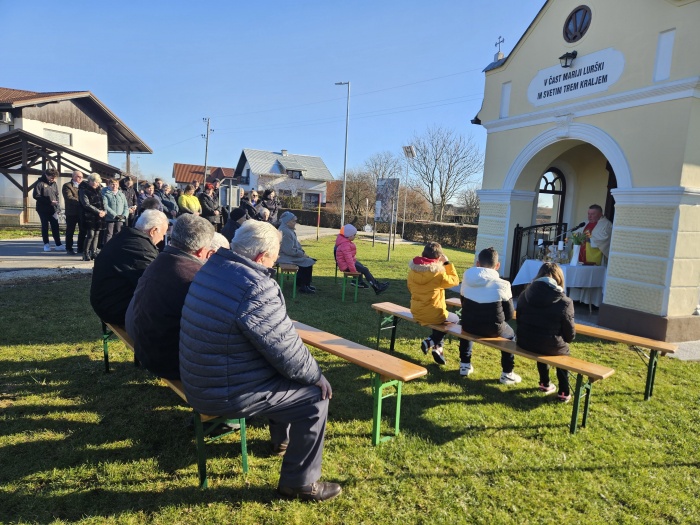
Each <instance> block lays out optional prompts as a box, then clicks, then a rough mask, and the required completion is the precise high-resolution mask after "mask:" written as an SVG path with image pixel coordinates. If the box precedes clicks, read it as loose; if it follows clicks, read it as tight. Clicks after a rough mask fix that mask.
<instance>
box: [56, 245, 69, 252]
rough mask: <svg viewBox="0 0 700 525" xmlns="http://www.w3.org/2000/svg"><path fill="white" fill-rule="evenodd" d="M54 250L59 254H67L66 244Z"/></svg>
mask: <svg viewBox="0 0 700 525" xmlns="http://www.w3.org/2000/svg"><path fill="white" fill-rule="evenodd" d="M54 249H55V250H56V251H57V252H65V251H66V245H65V244H61V245H60V246H56V248H54Z"/></svg>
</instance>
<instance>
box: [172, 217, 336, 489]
mask: <svg viewBox="0 0 700 525" xmlns="http://www.w3.org/2000/svg"><path fill="white" fill-rule="evenodd" d="M279 250H280V234H279V232H278V231H277V230H276V229H275V227H274V226H272V225H271V224H269V223H267V222H260V221H247V222H245V223H244V224H243V225H242V226H241V227H240V228H239V230H238V231H237V232H236V236H235V237H234V239H233V242H232V243H231V250H226V249H223V248H222V249H219V251H218V252H217V253H215V254H214V255H212V257H211V258H210V259H209V260H208V261H207V263H206V264H205V265H204V266H203V267H202V269H201V270H199V272H197V274H196V275H195V277H194V280H193V281H192V284H191V286H190V289H189V292H188V294H187V298H186V299H185V306H184V307H183V309H182V319H181V321H180V378H181V380H182V384H183V386H184V389H185V393H186V394H187V401H188V402H189V403H190V405H192V407H193V408H194V409H195V410H197V411H198V412H200V413H203V414H210V415H222V416H228V417H231V418H241V417H244V418H248V417H252V416H262V417H267V418H269V420H270V436H271V440H272V445H273V447H274V450H275V452H277V453H278V454H280V455H282V454H284V459H283V461H282V468H281V472H280V480H279V485H278V487H277V491H278V492H279V494H280V495H281V496H282V497H285V498H299V499H302V500H307V501H309V500H310V501H323V500H328V499H331V498H334V497H335V496H337V495H338V494H340V492H341V488H340V485H338V484H337V483H329V482H319V478H320V477H321V456H322V453H323V438H324V433H325V428H326V420H327V418H328V401H329V399H330V398H331V396H332V395H333V392H332V389H331V385H330V384H329V383H328V381H327V380H326V378H325V377H324V376H323V374H322V372H321V369H320V367H319V365H318V363H317V362H316V360H315V359H314V358H313V356H312V355H311V353H310V352H309V350H308V348H306V346H304V343H302V341H301V339H300V338H299V335H298V334H297V332H296V330H295V329H294V326H293V325H292V322H291V320H290V319H289V317H288V316H287V310H286V308H285V303H284V297H283V296H282V292H281V290H280V288H279V286H278V284H277V282H276V281H275V279H274V277H273V273H274V272H273V270H272V267H273V266H274V264H275V261H276V260H277V257H278V255H279Z"/></svg>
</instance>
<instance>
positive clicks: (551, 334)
mask: <svg viewBox="0 0 700 525" xmlns="http://www.w3.org/2000/svg"><path fill="white" fill-rule="evenodd" d="M517 312H518V328H517V332H516V336H517V341H518V346H519V347H521V348H523V349H524V350H528V351H530V352H534V353H536V354H541V355H569V345H568V343H570V342H571V341H573V340H574V337H575V336H576V328H575V326H574V303H573V302H572V301H571V299H569V298H568V297H567V296H566V294H565V293H564V274H563V273H562V271H561V268H559V265H557V264H556V263H544V264H543V265H542V266H541V267H540V271H539V272H537V276H536V277H535V280H534V281H532V284H530V286H528V288H527V289H526V290H525V291H524V292H523V293H522V294H520V297H518V307H517ZM537 370H538V371H539V373H540V390H541V391H542V392H544V393H545V394H551V393H553V392H554V391H555V390H556V388H555V387H554V385H552V384H550V382H549V366H548V365H545V364H543V363H537ZM557 380H558V381H559V395H558V396H557V397H558V399H559V401H562V402H564V403H566V402H568V401H569V400H570V399H571V394H570V389H569V377H568V372H567V371H566V370H563V369H561V368H557Z"/></svg>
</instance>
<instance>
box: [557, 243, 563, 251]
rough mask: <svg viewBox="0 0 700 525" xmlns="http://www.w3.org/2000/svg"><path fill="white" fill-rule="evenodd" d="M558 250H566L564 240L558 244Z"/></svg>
mask: <svg viewBox="0 0 700 525" xmlns="http://www.w3.org/2000/svg"><path fill="white" fill-rule="evenodd" d="M557 250H559V251H560V252H563V251H564V241H559V244H558V245H557Z"/></svg>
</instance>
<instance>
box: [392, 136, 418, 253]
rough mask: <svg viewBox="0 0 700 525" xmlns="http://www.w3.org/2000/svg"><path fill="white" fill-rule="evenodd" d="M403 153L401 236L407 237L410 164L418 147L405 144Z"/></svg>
mask: <svg viewBox="0 0 700 525" xmlns="http://www.w3.org/2000/svg"><path fill="white" fill-rule="evenodd" d="M403 154H404V156H405V157H406V181H405V183H404V188H403V191H404V194H403V222H402V223H401V238H402V239H405V237H404V230H405V228H406V202H407V201H408V165H409V163H410V162H411V160H413V159H415V158H416V148H414V147H413V146H404V147H403ZM396 210H397V215H398V207H397V208H396Z"/></svg>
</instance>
